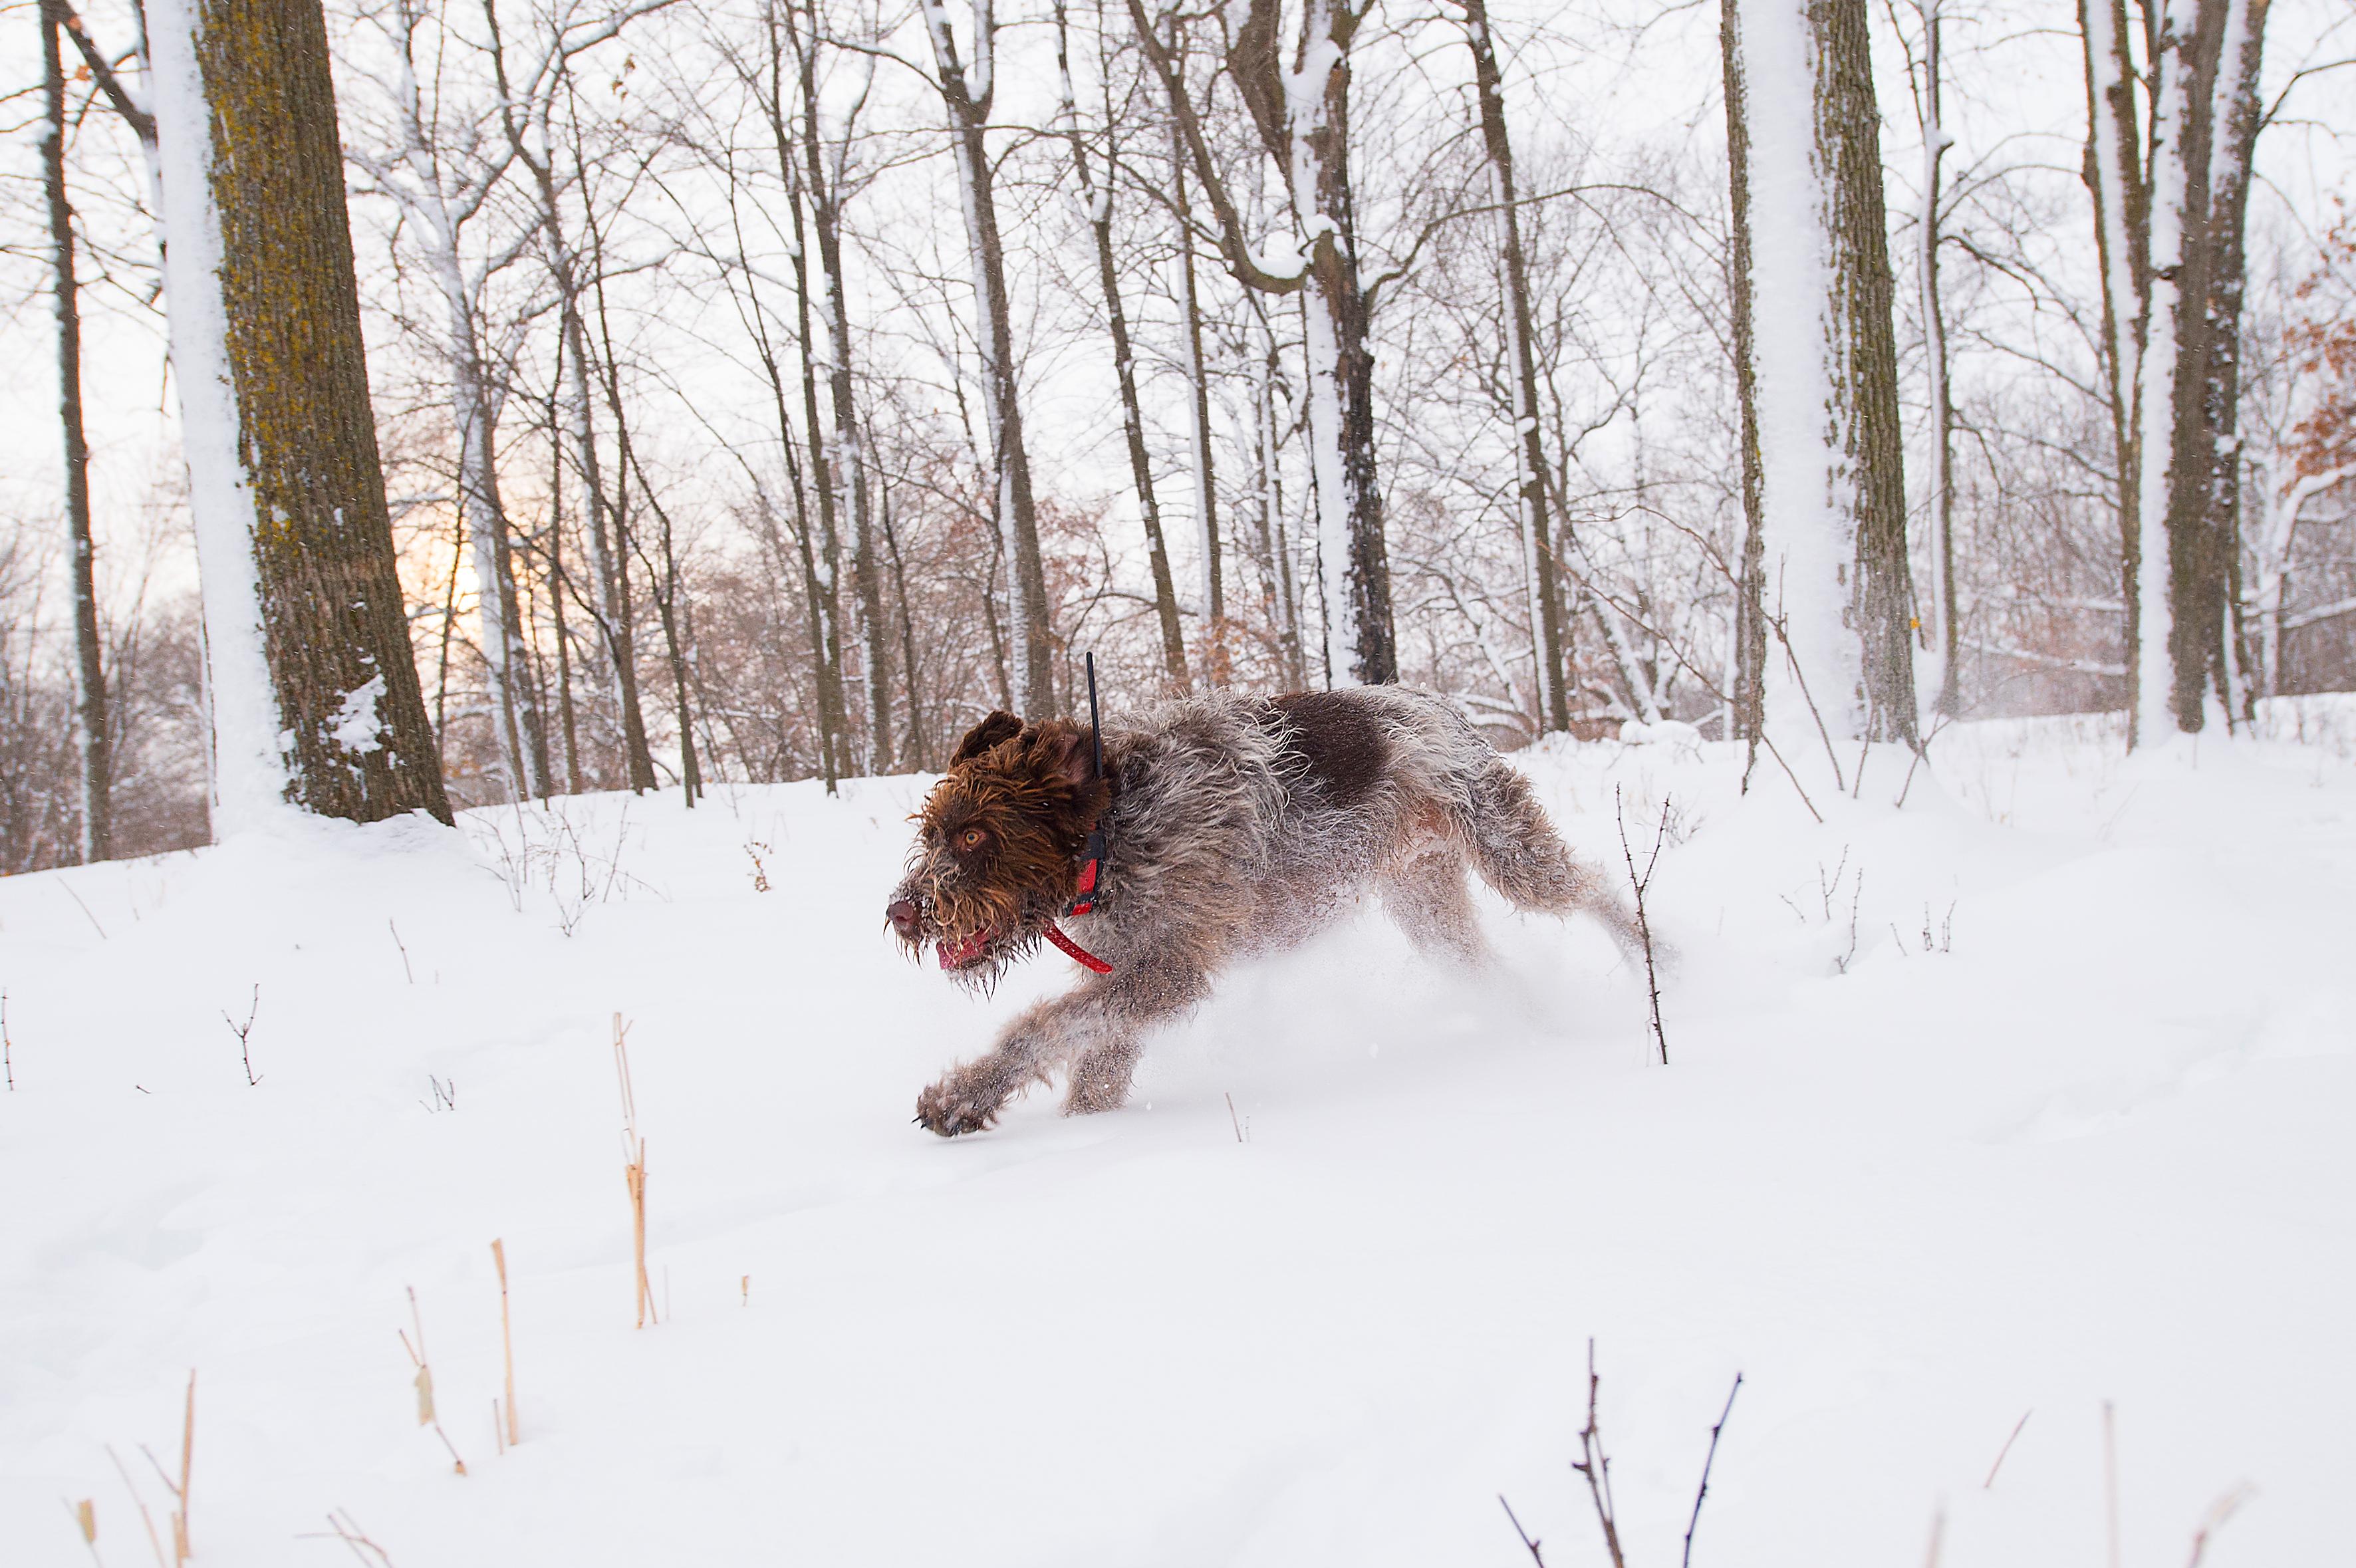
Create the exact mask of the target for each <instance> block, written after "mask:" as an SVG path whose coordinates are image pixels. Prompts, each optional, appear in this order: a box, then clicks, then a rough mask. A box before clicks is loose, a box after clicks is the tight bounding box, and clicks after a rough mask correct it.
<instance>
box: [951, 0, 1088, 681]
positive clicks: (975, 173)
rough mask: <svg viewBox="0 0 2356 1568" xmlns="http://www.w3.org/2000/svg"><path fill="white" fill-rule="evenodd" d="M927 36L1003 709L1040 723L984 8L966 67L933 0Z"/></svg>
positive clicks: (1041, 600) (1036, 561)
mask: <svg viewBox="0 0 2356 1568" xmlns="http://www.w3.org/2000/svg"><path fill="white" fill-rule="evenodd" d="M921 4H922V8H923V11H924V17H925V32H926V37H927V38H930V39H931V40H932V47H933V59H934V63H935V65H936V66H937V68H938V74H937V79H936V81H935V85H936V86H937V88H938V90H939V91H940V95H941V102H942V104H943V106H944V107H945V108H946V109H947V110H948V121H949V135H950V145H951V150H952V151H953V152H954V153H955V155H956V159H957V179H958V192H959V194H960V196H961V197H962V198H963V201H962V205H963V207H964V209H965V222H966V242H967V245H968V248H969V252H970V259H971V261H972V263H973V290H974V306H975V311H974V337H975V338H976V339H977V340H978V341H979V343H980V349H981V366H982V380H983V382H984V384H985V386H986V387H987V389H988V391H989V394H990V398H989V409H988V413H989V415H990V438H991V459H992V467H993V468H994V470H995V472H996V476H997V480H998V513H999V517H998V523H999V532H1000V536H1001V539H1002V540H1003V542H1004V545H1005V552H1006V558H1007V565H1008V568H1009V571H1008V575H1007V588H1008V591H1007V608H1008V611H1009V618H1010V619H1011V620H1012V623H1013V625H1012V628H1011V629H1012V636H1013V639H1014V647H1013V649H1012V654H1013V657H1012V660H1011V665H1012V691H1011V693H1010V700H1011V701H1012V703H1014V705H1015V709H1016V711H1017V712H1018V713H1021V714H1024V715H1026V716H1031V717H1044V716H1046V715H1047V714H1049V713H1050V712H1052V711H1053V709H1054V707H1055V638H1054V628H1053V627H1052V626H1051V625H1050V623H1049V620H1048V615H1047V582H1046V574H1045V570H1044V564H1043V563H1042V561H1041V558H1040V553H1039V520H1038V511H1037V508H1036V506H1035V504H1034V502H1033V499H1032V493H1031V458H1030V454H1029V452H1028V451H1027V449H1026V448H1025V447H1024V445H1023V410H1022V404H1021V400H1020V397H1019V396H1018V387H1017V379H1016V375H1015V367H1014V327H1013V319H1014V313H1013V309H1012V306H1011V304H1010V303H1009V301H1008V298H1007V293H1006V252H1005V247H1004V244H1003V243H1002V242H1001V239H1000V237H999V230H998V200H997V196H996V194H995V191H994V189H993V185H994V181H993V179H992V177H991V161H990V149H989V147H988V146H987V145H986V144H985V140H984V137H983V134H982V133H983V130H984V128H985V127H986V126H987V125H988V124H989V122H990V106H991V97H992V94H993V92H994V91H995V89H996V85H997V84H996V81H995V78H994V71H995V68H996V61H997V54H998V40H997V30H998V28H997V22H996V19H995V17H994V16H993V15H992V12H991V0H975V4H974V8H973V65H972V69H971V70H967V68H966V67H964V66H963V65H960V64H959V63H958V47H957V38H956V37H955V35H954V34H952V33H951V32H950V31H949V21H948V13H947V12H946V11H944V10H943V9H942V5H941V0H921Z"/></svg>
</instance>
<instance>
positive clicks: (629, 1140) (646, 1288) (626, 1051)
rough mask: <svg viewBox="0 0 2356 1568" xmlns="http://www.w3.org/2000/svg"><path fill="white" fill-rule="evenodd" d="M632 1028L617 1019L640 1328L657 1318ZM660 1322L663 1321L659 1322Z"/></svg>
mask: <svg viewBox="0 0 2356 1568" xmlns="http://www.w3.org/2000/svg"><path fill="white" fill-rule="evenodd" d="M629 1036H630V1026H628V1025H627V1024H625V1023H623V1022H622V1015H620V1014H619V1013H616V1014H615V1015H614V1071H615V1073H616V1075H617V1076H618V1077H619V1078H620V1079H621V1080H622V1180H623V1182H624V1183H625V1184H626V1186H627V1187H629V1189H630V1261H631V1273H633V1274H634V1275H635V1276H636V1278H637V1293H638V1322H637V1326H638V1327H640V1328H644V1327H645V1326H647V1319H648V1318H649V1317H652V1316H654V1294H655V1293H654V1283H653V1282H652V1281H650V1280H648V1278H647V1141H646V1140H645V1139H644V1138H642V1137H640V1136H639V1135H638V1097H637V1094H636V1093H635V1092H633V1091H632V1090H631V1088H630V1047H629ZM656 1321H658V1322H659V1321H661V1320H660V1319H659V1318H657V1319H656Z"/></svg>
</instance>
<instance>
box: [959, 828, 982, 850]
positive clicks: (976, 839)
mask: <svg viewBox="0 0 2356 1568" xmlns="http://www.w3.org/2000/svg"><path fill="white" fill-rule="evenodd" d="M989 837H990V835H989V834H988V833H986V832H982V831H981V830H980V828H968V829H966V831H965V832H961V833H959V834H958V836H957V845H958V848H959V849H962V850H967V851H972V850H977V849H980V847H981V846H982V843H983V842H984V841H985V840H987V839H988V838H989Z"/></svg>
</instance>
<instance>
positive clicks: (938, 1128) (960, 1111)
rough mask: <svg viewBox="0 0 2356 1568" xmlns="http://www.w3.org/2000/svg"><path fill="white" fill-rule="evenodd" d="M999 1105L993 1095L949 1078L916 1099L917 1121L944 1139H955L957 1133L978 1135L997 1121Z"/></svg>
mask: <svg viewBox="0 0 2356 1568" xmlns="http://www.w3.org/2000/svg"><path fill="white" fill-rule="evenodd" d="M1000 1104H1001V1101H1000V1100H998V1099H997V1098H996V1097H994V1096H991V1095H987V1094H982V1093H978V1092H976V1091H975V1090H973V1089H972V1088H971V1087H969V1086H967V1085H963V1084H960V1083H958V1080H957V1078H956V1076H955V1075H951V1076H950V1077H948V1078H945V1079H941V1080H940V1082H938V1083H937V1084H935V1085H933V1086H932V1087H931V1088H930V1089H927V1090H925V1092H924V1093H922V1094H919V1095H918V1096H916V1120H917V1122H920V1123H921V1124H923V1125H924V1126H926V1127H927V1128H929V1129H930V1130H932V1131H933V1132H935V1133H939V1134H940V1135H941V1136H942V1137H944V1138H954V1137H956V1136H957V1135H958V1133H979V1132H980V1131H981V1130H982V1129H983V1128H985V1127H987V1126H989V1125H990V1124H991V1122H995V1121H996V1120H998V1108H999V1105H1000Z"/></svg>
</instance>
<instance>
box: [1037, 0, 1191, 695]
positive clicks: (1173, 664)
mask: <svg viewBox="0 0 2356 1568" xmlns="http://www.w3.org/2000/svg"><path fill="white" fill-rule="evenodd" d="M1055 68H1056V70H1057V73H1058V76H1057V80H1058V81H1059V83H1060V85H1061V87H1062V89H1063V101H1062V104H1061V109H1062V113H1063V120H1064V137H1065V141H1066V144H1067V145H1069V146H1070V148H1071V153H1072V173H1073V176H1074V177H1075V178H1076V180H1077V182H1078V185H1079V191H1078V196H1079V200H1080V203H1081V206H1082V209H1083V215H1084V216H1085V217H1086V218H1087V225H1088V234H1089V238H1090V239H1091V240H1092V241H1093V242H1095V248H1096V261H1097V288H1098V292H1099V293H1101V294H1102V295H1103V296H1104V307H1105V322H1106V328H1107V330H1108V333H1109V334H1110V336H1111V338H1112V368H1113V379H1114V381H1115V383H1116V385H1117V386H1118V388H1119V394H1120V428H1121V436H1122V439H1123V441H1124V443H1125V444H1126V445H1127V446H1128V448H1129V475H1130V483H1131V484H1133V485H1135V486H1136V488H1137V510H1138V513H1139V516H1140V518H1141V520H1142V521H1143V524H1144V528H1145V558H1146V565H1147V568H1148V569H1149V570H1150V571H1151V574H1152V577H1153V610H1154V616H1155V618H1156V619H1157V620H1158V621H1159V622H1160V625H1161V629H1162V668H1163V670H1164V671H1166V672H1167V673H1168V675H1169V677H1170V682H1171V684H1172V685H1173V686H1177V687H1183V686H1184V685H1185V684H1186V639H1185V635H1184V632H1183V628H1181V626H1180V623H1179V618H1178V588H1177V584H1176V582H1175V581H1174V580H1173V578H1172V576H1171V573H1170V551H1169V546H1168V544H1167V542H1165V541H1164V539H1163V537H1162V505H1161V501H1160V499H1159V498H1158V497H1157V496H1156V495H1155V493H1154V489H1153V463H1152V458H1151V454H1149V453H1148V452H1147V450H1146V446H1145V415H1144V411H1143V409H1142V408H1141V406H1140V404H1139V402H1138V396H1137V360H1136V354H1135V351H1134V350H1133V349H1131V348H1130V338H1129V312H1128V310H1127V308H1126V307H1124V306H1122V304H1121V299H1120V270H1119V265H1118V264H1117V263H1116V262H1115V261H1114V258H1113V249H1112V204H1113V185H1112V175H1111V173H1110V170H1109V169H1108V171H1107V174H1106V178H1105V185H1104V187H1103V188H1101V189H1099V188H1098V186H1097V180H1096V173H1095V170H1094V168H1093V167H1092V166H1090V164H1089V161H1088V147H1087V139H1086V138H1085V137H1084V136H1083V135H1082V134H1081V132H1080V118H1079V106H1078V103H1077V102H1076V99H1075V96H1074V93H1073V91H1072V61H1071V36H1070V27H1069V20H1068V18H1067V16H1066V12H1065V7H1064V5H1062V3H1061V0H1058V3H1057V4H1056V5H1055ZM1111 118H1112V117H1111V115H1110V114H1109V113H1108V114H1107V116H1106V119H1107V122H1108V124H1107V134H1108V136H1109V135H1110V134H1112V126H1111V124H1110V121H1111ZM1116 156H1118V146H1117V145H1115V146H1113V147H1110V148H1108V153H1107V159H1108V163H1109V162H1110V161H1111V160H1112V159H1113V158H1114V157H1116ZM1180 211H1181V214H1182V216H1183V213H1184V208H1183V205H1182V206H1181V208H1180Z"/></svg>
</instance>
